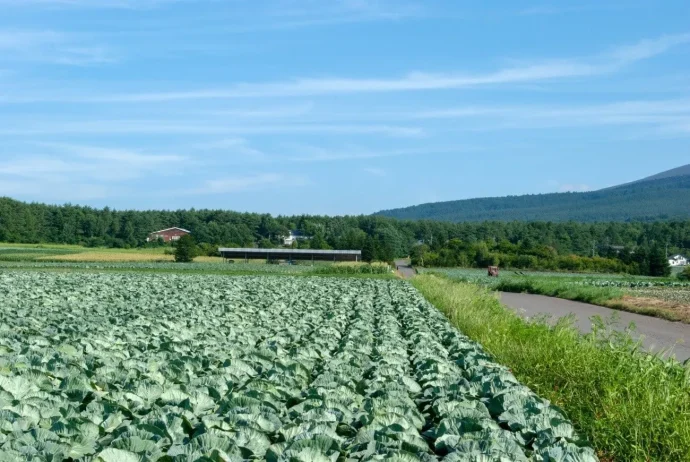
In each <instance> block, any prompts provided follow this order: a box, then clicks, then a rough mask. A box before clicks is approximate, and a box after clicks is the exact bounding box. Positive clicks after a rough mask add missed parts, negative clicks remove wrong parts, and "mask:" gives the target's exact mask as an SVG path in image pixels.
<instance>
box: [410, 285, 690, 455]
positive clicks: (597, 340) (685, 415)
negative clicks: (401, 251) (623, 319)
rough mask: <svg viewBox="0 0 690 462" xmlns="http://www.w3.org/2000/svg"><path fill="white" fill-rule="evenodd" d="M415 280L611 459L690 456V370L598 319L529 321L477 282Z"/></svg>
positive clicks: (430, 296)
mask: <svg viewBox="0 0 690 462" xmlns="http://www.w3.org/2000/svg"><path fill="white" fill-rule="evenodd" d="M412 283H413V284H414V285H415V287H417V289H419V290H420V291H421V292H422V293H423V294H424V296H425V297H426V298H427V299H428V300H429V301H430V302H432V303H433V304H434V305H435V306H437V307H438V308H439V309H440V310H441V311H442V312H444V313H445V314H446V315H447V316H448V318H449V319H450V320H451V322H452V323H453V324H454V325H455V326H457V327H458V328H459V329H460V330H461V331H462V332H463V333H464V334H466V335H468V336H469V337H471V338H473V339H474V340H476V341H478V342H479V343H481V344H482V345H483V346H484V348H485V349H486V350H487V351H488V352H489V353H490V354H492V355H493V356H494V357H495V358H496V360H497V361H498V362H500V363H503V364H505V365H507V366H508V367H510V368H511V369H512V370H513V373H514V374H515V375H516V376H517V377H518V379H519V380H521V381H522V382H523V383H525V384H526V385H528V386H529V387H531V388H532V389H533V390H534V391H535V392H536V393H538V394H540V395H541V396H543V397H545V398H548V399H550V400H551V401H552V402H554V403H555V404H557V405H559V406H561V407H562V408H563V409H564V410H565V411H566V413H567V414H568V416H569V417H570V418H571V419H572V420H573V422H574V423H575V424H576V425H577V427H578V429H579V431H580V432H581V433H582V434H583V435H586V436H587V437H588V438H589V439H590V441H591V442H592V444H593V445H594V447H595V448H596V449H597V451H598V452H599V455H600V457H601V459H602V460H606V461H625V462H629V461H651V460H653V461H681V460H690V377H689V374H688V372H687V371H686V369H685V368H684V367H683V366H682V365H680V364H678V363H677V362H671V361H664V360H661V359H659V358H657V357H652V356H649V355H647V354H644V353H641V352H639V351H638V349H637V345H636V344H635V342H634V341H633V340H632V339H631V338H630V336H629V335H627V334H621V333H615V332H610V331H608V330H606V329H605V328H604V326H602V325H599V326H597V328H595V329H594V332H593V334H591V335H588V336H582V335H580V334H579V333H578V332H577V330H575V329H574V328H572V327H571V326H570V325H569V324H568V323H567V322H561V323H559V324H558V325H557V326H555V327H553V328H552V327H549V326H548V325H546V324H543V323H539V322H537V323H533V322H527V321H525V320H523V319H522V318H520V317H519V316H517V315H516V314H514V313H513V312H511V311H509V310H507V309H505V308H504V307H503V306H502V305H501V304H500V302H499V301H498V299H497V298H496V296H495V295H494V294H492V293H491V292H490V291H489V290H487V289H485V288H481V287H478V286H476V285H473V284H465V283H459V282H453V281H451V280H449V279H447V278H441V277H437V276H432V275H422V276H418V277H417V278H415V279H414V280H413V281H412Z"/></svg>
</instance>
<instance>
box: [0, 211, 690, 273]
mask: <svg viewBox="0 0 690 462" xmlns="http://www.w3.org/2000/svg"><path fill="white" fill-rule="evenodd" d="M173 226H178V227H182V228H186V229H189V230H190V231H191V232H192V234H193V236H194V238H195V240H196V241H197V242H198V243H205V244H207V245H208V248H210V249H213V248H215V247H217V246H228V247H236V246H260V247H273V246H278V245H280V244H281V243H282V239H281V237H282V236H285V235H287V234H288V232H289V230H299V231H302V232H303V233H304V234H305V235H308V236H310V237H311V238H310V239H309V240H305V241H302V242H301V243H300V244H299V245H301V246H308V247H311V248H333V249H362V250H363V252H364V254H365V255H367V256H368V258H372V259H377V260H384V261H391V260H393V259H394V258H395V257H401V256H406V255H413V256H417V257H421V258H423V257H424V256H425V255H426V258H427V260H426V262H424V264H426V265H431V264H435V265H443V266H452V265H467V266H480V267H481V266H484V265H485V264H488V263H498V264H500V265H503V266H511V267H515V268H542V267H543V268H555V269H564V270H566V269H567V270H572V269H575V270H597V271H612V270H615V271H627V272H643V273H644V272H645V271H646V266H645V265H644V264H642V266H640V264H639V262H638V263H636V260H635V258H632V257H630V255H638V256H640V255H648V254H649V253H650V252H652V250H653V249H658V248H663V251H664V252H666V251H668V252H669V253H677V252H678V253H684V252H687V250H689V249H690V221H669V222H654V223H615V222H613V223H591V224H583V223H575V222H567V223H550V222H529V223H525V222H519V221H515V222H482V223H473V222H468V223H448V222H435V221H399V220H395V219H392V218H387V217H381V216H348V217H326V216H291V217H285V216H278V217H271V216H270V215H262V214H255V213H238V212H231V211H223V210H194V209H192V210H177V211H131V210H128V211H116V210H111V209H108V208H105V209H94V208H90V207H82V206H74V205H64V206H54V205H45V204H36V203H33V204H28V203H24V202H18V201H15V200H12V199H9V198H0V242H18V243H64V244H82V245H85V246H91V247H100V246H106V247H122V248H128V247H141V246H146V245H158V244H157V243H147V242H146V238H147V236H148V235H149V233H151V232H153V231H157V230H160V229H164V228H169V227H173ZM572 255H574V256H578V257H580V258H579V260H578V261H579V263H577V262H575V263H572V260H573V257H571V256H572ZM530 257H533V258H530ZM591 257H596V258H594V259H593V258H591ZM636 258H637V257H636ZM563 259H565V260H567V261H570V262H571V263H570V266H569V264H567V263H562V262H561V263H558V262H559V261H562V260H563ZM554 262H556V263H554ZM597 262H598V263H597Z"/></svg>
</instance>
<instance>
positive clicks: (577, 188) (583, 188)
mask: <svg viewBox="0 0 690 462" xmlns="http://www.w3.org/2000/svg"><path fill="white" fill-rule="evenodd" d="M548 185H549V187H550V188H551V189H552V190H555V191H556V192H587V191H592V189H593V188H592V187H591V186H590V185H588V184H583V183H561V182H560V181H557V180H549V181H548Z"/></svg>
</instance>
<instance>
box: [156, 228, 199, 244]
mask: <svg viewBox="0 0 690 462" xmlns="http://www.w3.org/2000/svg"><path fill="white" fill-rule="evenodd" d="M186 234H191V231H188V230H186V229H182V228H168V229H161V230H160V231H156V232H153V233H151V234H149V237H147V238H146V240H147V241H155V240H158V239H163V241H165V242H171V241H177V240H178V239H180V238H181V237H182V236H184V235H186Z"/></svg>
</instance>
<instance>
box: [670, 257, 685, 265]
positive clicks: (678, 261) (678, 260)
mask: <svg viewBox="0 0 690 462" xmlns="http://www.w3.org/2000/svg"><path fill="white" fill-rule="evenodd" d="M668 264H669V265H671V266H687V264H688V259H687V258H685V257H684V256H682V255H674V256H672V257H671V258H669V259H668Z"/></svg>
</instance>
